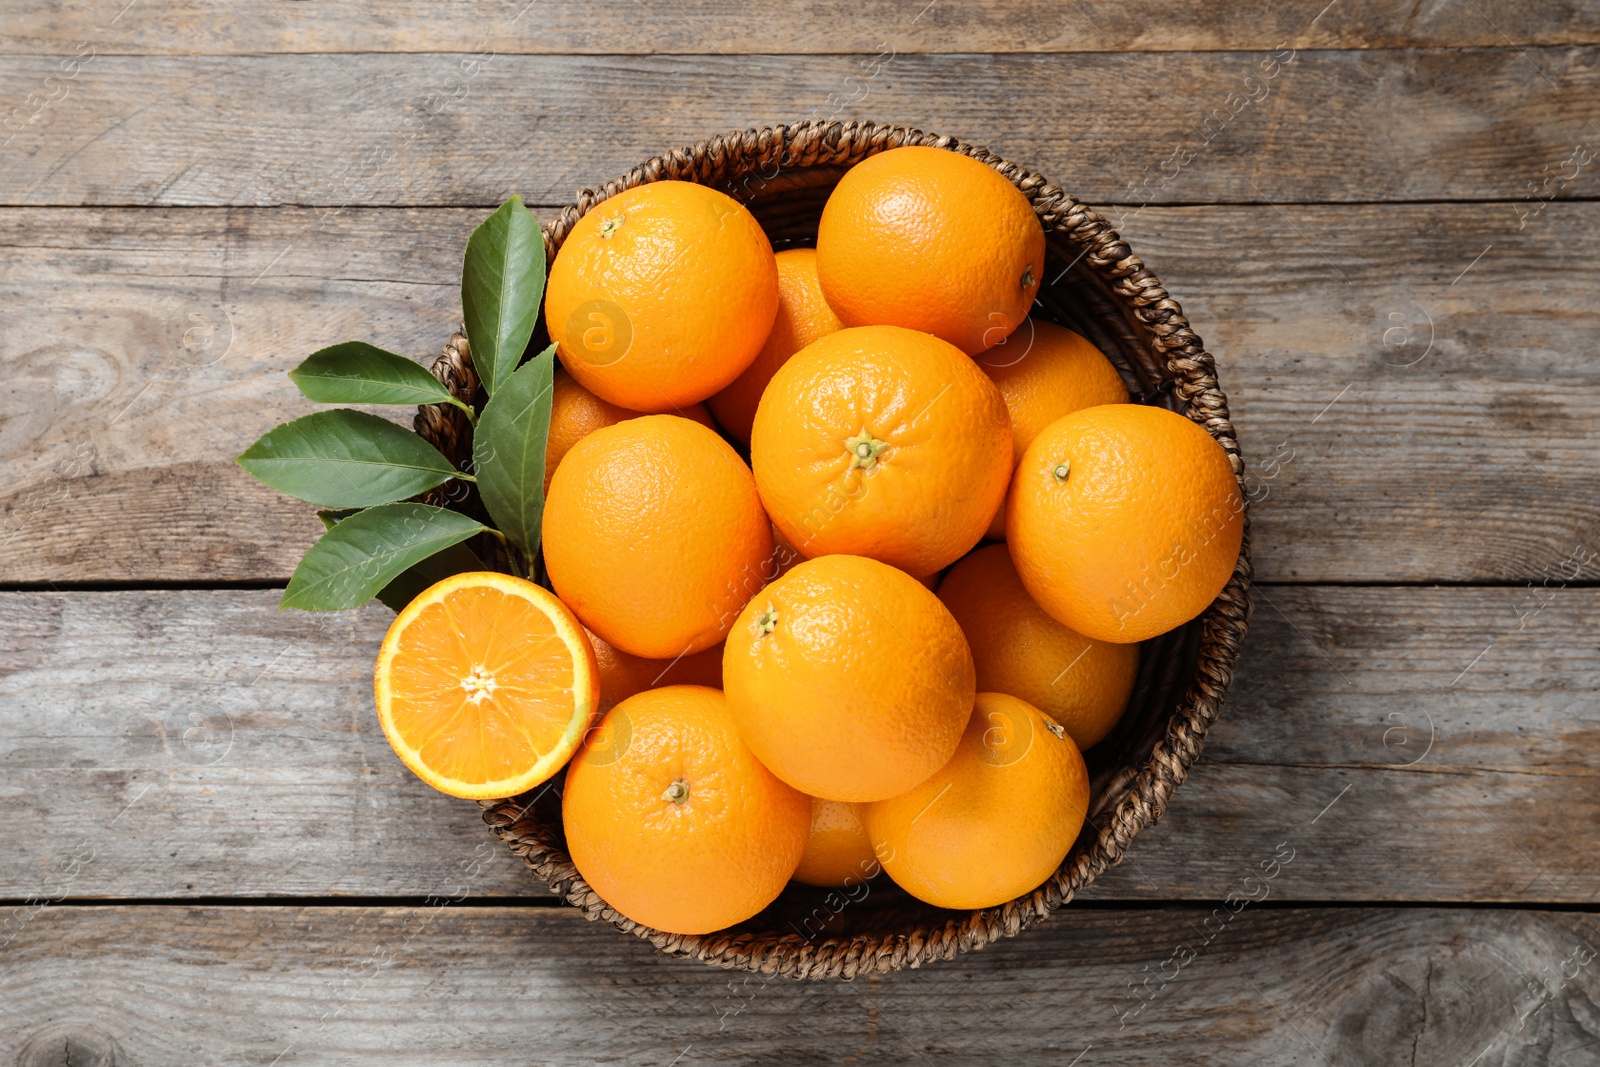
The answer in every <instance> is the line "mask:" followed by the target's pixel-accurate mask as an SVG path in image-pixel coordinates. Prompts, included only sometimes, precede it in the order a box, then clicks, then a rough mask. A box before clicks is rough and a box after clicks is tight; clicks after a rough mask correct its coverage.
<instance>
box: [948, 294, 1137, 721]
mask: <svg viewBox="0 0 1600 1067" xmlns="http://www.w3.org/2000/svg"><path fill="white" fill-rule="evenodd" d="M975 358H976V359H977V363H978V366H979V367H980V368H982V369H983V372H984V373H985V374H987V375H988V376H989V377H990V378H991V379H993V381H994V383H995V385H997V386H999V387H1000V395H1001V396H1002V397H1004V398H1005V402H1006V413H1007V414H1008V415H1009V416H1010V417H1011V455H1012V464H1013V465H1015V464H1017V463H1020V462H1022V453H1023V452H1025V451H1026V450H1027V448H1028V445H1030V444H1032V443H1033V439H1034V438H1035V437H1037V436H1039V431H1040V430H1042V429H1044V428H1045V427H1046V426H1048V425H1050V424H1051V423H1052V422H1055V421H1056V420H1057V419H1059V418H1060V417H1061V416H1063V415H1070V414H1072V413H1073V412H1074V411H1077V410H1078V409H1079V408H1089V407H1094V406H1096V405H1097V404H1126V403H1127V402H1128V387H1127V386H1126V385H1123V384H1122V376H1121V375H1120V374H1118V373H1117V368H1115V367H1113V366H1112V365H1111V361H1110V360H1109V359H1107V358H1106V357H1105V356H1103V355H1101V354H1100V350H1099V349H1098V348H1096V347H1095V346H1094V345H1092V344H1090V343H1089V342H1088V341H1086V340H1084V339H1083V338H1082V337H1080V336H1078V335H1077V334H1075V333H1073V332H1072V331H1071V330H1069V329H1067V328H1066V327H1065V326H1057V325H1056V324H1055V323H1053V322H1046V321H1045V320H1044V319H1037V318H1030V319H1028V320H1027V321H1026V322H1024V323H1023V324H1022V325H1021V326H1019V327H1018V328H1017V332H1016V333H1013V334H1012V335H1011V336H1010V337H1008V338H1006V339H1005V340H1004V341H1002V342H1000V343H999V344H998V345H995V346H994V347H993V348H991V349H989V350H988V351H987V352H984V353H982V354H981V355H979V356H977V357H975ZM1005 533H1006V516H1005V509H1004V508H997V509H996V510H995V514H994V519H993V520H992V521H991V522H990V523H989V531H988V534H987V536H988V537H990V538H993V539H994V540H999V539H1000V538H1002V537H1004V536H1005ZM979 684H982V683H979ZM1045 710H1046V711H1048V710H1049V709H1048V708H1046V709H1045Z"/></svg>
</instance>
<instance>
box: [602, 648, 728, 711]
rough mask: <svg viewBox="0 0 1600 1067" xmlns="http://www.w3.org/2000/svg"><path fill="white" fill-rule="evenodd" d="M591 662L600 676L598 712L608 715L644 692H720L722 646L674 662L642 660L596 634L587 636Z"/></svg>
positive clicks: (681, 657)
mask: <svg viewBox="0 0 1600 1067" xmlns="http://www.w3.org/2000/svg"><path fill="white" fill-rule="evenodd" d="M589 644H590V645H591V646H592V647H593V648H594V662H595V666H596V668H597V671H598V673H599V676H600V704H599V710H600V711H601V712H607V711H610V710H611V709H612V708H614V707H616V706H617V705H618V704H620V703H622V701H624V700H626V699H628V698H629V697H631V696H633V695H634V694H635V693H642V692H644V691H645V690H646V689H660V688H661V687H663V686H668V685H704V686H710V687H711V688H712V689H721V688H722V645H721V644H715V645H712V646H711V647H710V648H707V649H702V650H701V651H699V652H694V653H691V654H690V655H687V656H679V657H677V658H676V659H645V658H644V657H642V656H634V655H630V654H629V653H627V652H624V651H622V649H620V648H617V647H616V646H615V645H612V644H609V643H607V641H606V640H605V638H603V637H601V636H600V635H598V634H589Z"/></svg>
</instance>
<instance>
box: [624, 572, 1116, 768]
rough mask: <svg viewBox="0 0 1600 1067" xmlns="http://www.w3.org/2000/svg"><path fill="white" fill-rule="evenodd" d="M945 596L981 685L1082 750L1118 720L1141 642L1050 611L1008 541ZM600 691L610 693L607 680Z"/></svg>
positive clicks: (943, 585) (948, 579)
mask: <svg viewBox="0 0 1600 1067" xmlns="http://www.w3.org/2000/svg"><path fill="white" fill-rule="evenodd" d="M939 599H940V600H941V601H942V602H943V603H944V606H945V607H947V608H949V609H950V614H952V615H954V616H955V618H956V622H958V623H960V624H961V632H962V633H964V634H966V635H967V644H968V645H969V646H971V648H972V662H973V663H974V664H975V665H976V666H977V669H978V688H979V689H980V690H982V691H984V692H986V693H1009V694H1010V695H1011V696H1014V697H1020V698H1021V699H1023V700H1026V701H1027V702H1028V703H1030V704H1032V705H1033V706H1034V707H1036V708H1038V709H1039V710H1040V711H1042V712H1044V713H1045V714H1046V715H1048V716H1050V718H1052V719H1054V720H1055V721H1056V722H1058V723H1060V724H1061V725H1062V726H1064V727H1066V730H1067V733H1068V734H1069V735H1071V737H1072V740H1073V742H1074V743H1075V744H1076V745H1077V746H1078V748H1080V749H1087V748H1089V747H1091V746H1093V745H1094V744H1096V743H1097V742H1099V741H1100V740H1101V739H1102V738H1103V737H1105V736H1106V734H1108V733H1110V732H1111V728H1112V727H1113V726H1115V725H1116V724H1117V720H1118V719H1119V718H1121V716H1122V709H1123V708H1125V707H1127V706H1128V695H1129V694H1130V693H1132V692H1133V683H1134V678H1135V677H1136V676H1137V675H1138V673H1139V646H1138V645H1114V644H1111V643H1109V642H1107V641H1096V640H1094V639H1092V638H1088V637H1084V636H1083V635H1082V634H1080V633H1078V632H1077V631H1075V630H1073V629H1072V628H1070V627H1068V626H1064V625H1062V624H1061V623H1059V622H1057V621H1056V620H1055V619H1052V618H1051V617H1050V616H1049V615H1047V614H1045V611H1044V609H1043V608H1041V607H1040V606H1039V605H1038V604H1035V603H1034V602H1033V598H1032V597H1030V596H1029V595H1028V591H1027V590H1026V589H1024V588H1023V587H1022V579H1021V578H1018V577H1017V570H1016V568H1015V567H1014V566H1012V564H1011V555H1010V553H1008V552H1007V551H1006V546H1005V545H986V546H984V547H983V548H980V549H978V550H977V551H976V552H974V553H972V554H971V555H970V556H968V557H967V558H966V559H964V560H962V561H961V562H960V563H957V564H956V565H955V566H954V567H951V568H950V572H949V573H948V574H946V575H945V576H944V581H942V582H940V583H939ZM597 654H598V650H597ZM702 654H703V653H702ZM600 692H601V698H602V699H604V696H605V684H604V682H602V683H601V689H600Z"/></svg>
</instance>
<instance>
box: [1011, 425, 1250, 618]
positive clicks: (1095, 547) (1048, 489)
mask: <svg viewBox="0 0 1600 1067" xmlns="http://www.w3.org/2000/svg"><path fill="white" fill-rule="evenodd" d="M1243 538H1244V498H1243V497H1242V496H1241V495H1240V493H1239V483H1238V480H1237V479H1236V478H1235V477H1234V473H1233V467H1232V465H1231V464H1230V463H1229V460H1228V454H1227V453H1226V452H1224V451H1223V449H1222V446H1221V445H1219V444H1218V443H1217V442H1216V441H1215V440H1214V439H1212V437H1211V435H1210V434H1208V433H1206V431H1205V430H1204V429H1202V428H1201V427H1200V426H1199V425H1198V424H1197V423H1195V422H1192V421H1190V420H1189V419H1186V418H1184V417H1183V416H1182V415H1179V414H1176V413H1175V412H1171V411H1168V410H1166V409H1165V408H1156V407H1145V406H1142V405H1139V404H1106V405H1102V406H1101V407H1093V408H1084V409H1083V410H1081V411H1077V412H1074V413H1073V414H1071V415H1067V416H1065V417H1064V418H1061V419H1058V420H1056V421H1055V422H1053V423H1051V424H1050V425H1049V426H1048V427H1046V428H1045V429H1044V430H1043V432H1041V433H1040V434H1039V436H1037V437H1035V438H1034V439H1033V443H1032V444H1030V445H1029V446H1028V450H1027V452H1026V453H1024V454H1023V457H1022V462H1021V463H1020V464H1019V465H1018V466H1017V472H1016V476H1015V478H1014V479H1013V481H1012V488H1011V495H1010V497H1009V498H1008V500H1007V502H1006V541H1007V544H1008V547H1009V548H1010V550H1011V559H1012V562H1014V563H1015V564H1016V565H1017V574H1018V575H1019V576H1020V577H1021V578H1022V584H1023V585H1024V586H1025V587H1027V590H1028V593H1029V594H1030V595H1031V596H1032V597H1033V599H1034V600H1036V601H1038V603H1039V606H1040V607H1042V608H1044V610H1045V611H1047V612H1049V613H1050V614H1051V615H1052V616H1053V617H1054V618H1056V619H1057V620H1059V621H1061V622H1063V623H1065V624H1066V625H1068V626H1070V627H1072V628H1073V629H1074V630H1076V631H1078V632H1079V633H1081V634H1083V635H1085V636H1087V637H1093V638H1097V639H1099V640H1101V641H1115V642H1118V643H1123V642H1130V641H1143V640H1145V639H1146V638H1150V637H1154V636H1156V635H1157V634H1163V633H1166V632H1167V631H1168V630H1171V629H1173V628H1174V627H1177V626H1181V625H1182V624H1183V623H1186V622H1188V621H1189V620H1190V619H1192V618H1194V617H1195V616H1196V615H1199V614H1200V613H1201V612H1202V611H1204V610H1205V609H1206V606H1207V605H1209V604H1210V603H1211V602H1212V601H1213V600H1215V599H1216V596H1217V594H1218V593H1220V592H1221V591H1222V587H1223V586H1225V585H1227V584H1228V578H1229V577H1230V576H1231V575H1232V574H1233V569H1234V565H1235V564H1236V563H1237V562H1238V559H1239V546H1240V543H1241V542H1242V540H1243Z"/></svg>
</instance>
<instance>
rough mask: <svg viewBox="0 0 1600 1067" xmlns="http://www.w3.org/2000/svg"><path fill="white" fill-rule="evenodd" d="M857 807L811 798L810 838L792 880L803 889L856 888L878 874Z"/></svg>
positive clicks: (875, 858)
mask: <svg viewBox="0 0 1600 1067" xmlns="http://www.w3.org/2000/svg"><path fill="white" fill-rule="evenodd" d="M878 870H879V867H878V859H877V857H876V856H874V855H873V854H872V839H871V838H869V837H867V827H866V824H865V823H863V822H862V821H861V805H860V804H841V803H840V802H839V801H837V800H821V799H819V798H817V797H812V798H811V836H810V837H808V838H806V851H805V854H804V855H802V856H801V857H800V866H799V867H797V868H795V872H794V880H795V881H797V882H804V883H806V884H807V885H820V886H829V887H840V886H848V885H860V884H861V883H862V882H865V881H867V880H868V879H871V878H873V877H875V876H876V875H877V873H878Z"/></svg>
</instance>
